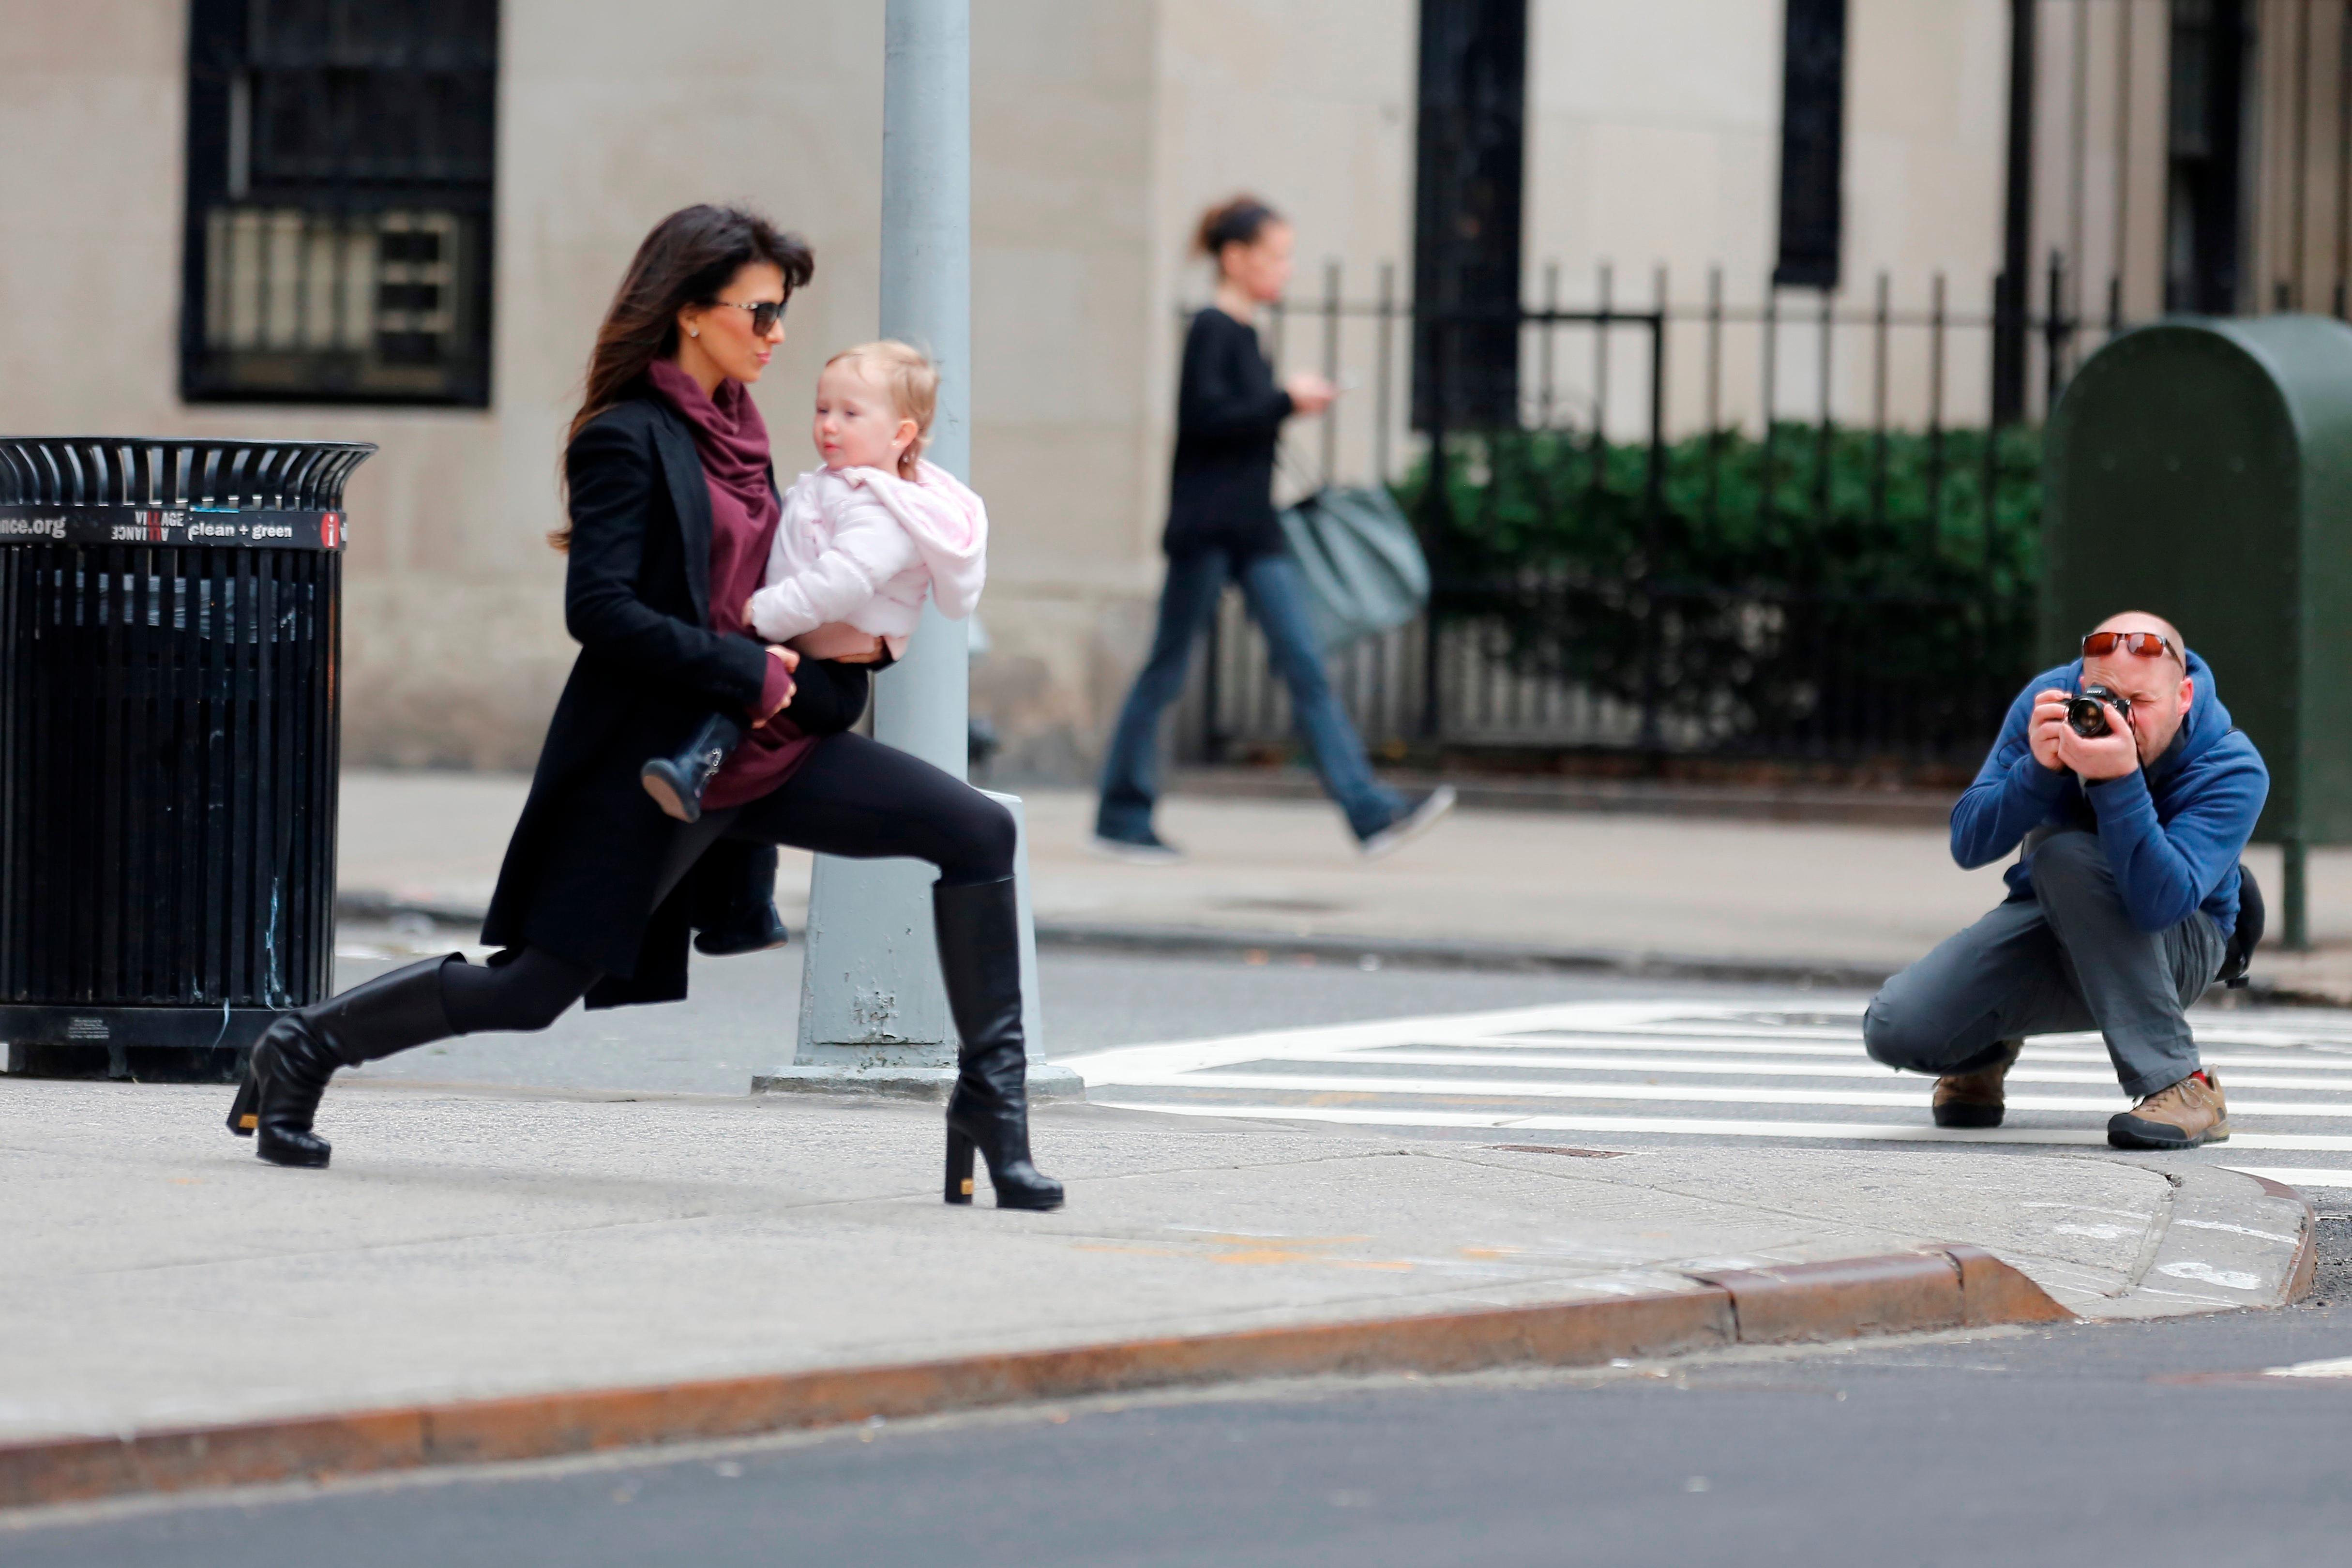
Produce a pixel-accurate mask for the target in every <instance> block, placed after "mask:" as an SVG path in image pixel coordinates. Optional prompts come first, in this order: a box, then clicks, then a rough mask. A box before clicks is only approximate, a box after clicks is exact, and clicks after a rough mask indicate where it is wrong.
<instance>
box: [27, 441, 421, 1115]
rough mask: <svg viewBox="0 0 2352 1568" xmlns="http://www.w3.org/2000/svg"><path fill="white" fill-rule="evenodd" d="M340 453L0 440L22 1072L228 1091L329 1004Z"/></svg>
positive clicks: (347, 462) (347, 450) (308, 445)
mask: <svg viewBox="0 0 2352 1568" xmlns="http://www.w3.org/2000/svg"><path fill="white" fill-rule="evenodd" d="M373 450H374V448H373V447H369V446H364V445H360V444H352V443H334V442H250V441H242V442H241V441H223V440H191V441H163V440H156V439H152V438H144V437H55V438H45V439H29V440H28V439H0V1039H5V1041H6V1043H7V1047H8V1051H7V1066H8V1069H9V1070H10V1071H16V1072H45V1073H84V1072H107V1073H111V1074H114V1075H117V1076H122V1075H126V1074H127V1075H131V1076H138V1077H142V1078H226V1077H228V1076H232V1075H233V1074H234V1073H236V1071H239V1070H241V1061H242V1054H243V1052H244V1051H245V1050H246V1049H247V1047H249V1046H250V1045H251V1043H252V1041H253V1039H254V1038H256V1037H257V1036H258V1035H259V1033H260V1031H261V1029H262V1028H264V1027H266V1026H267V1025H268V1020H269V1018H270V1017H272V1016H275V1015H276V1013H277V1012H278V1011H279V1010H281V1009H284V1008H288V1007H294V1006H300V1005H305V1004H307V1003H310V1002H312V1001H315V1000H317V999H319V998H320V996H323V995H325V994H327V993H328V991H329V989H330V988H331V984H332V979H333V974H332V969H333V946H334V924H333V922H334V845H335V816H336V809H335V803H336V782H337V770H338V761H339V752H340V744H339V741H340V737H339V733H338V728H339V722H340V701H339V692H338V690H337V687H336V681H337V678H338V669H339V662H340V660H339V651H340V646H339V645H340V630H341V618H340V605H341V564H342V557H341V550H342V545H343V542H344V539H345V538H346V536H347V527H346V522H345V520H344V519H343V517H342V516H341V505H342V490H343V485H344V483H345V481H346V480H347V479H349V477H350V475H351V473H352V470H353V469H354V468H357V466H358V465H359V463H360V462H361V461H362V460H363V459H364V458H366V457H367V456H368V455H369V454H370V453H371V452H373Z"/></svg>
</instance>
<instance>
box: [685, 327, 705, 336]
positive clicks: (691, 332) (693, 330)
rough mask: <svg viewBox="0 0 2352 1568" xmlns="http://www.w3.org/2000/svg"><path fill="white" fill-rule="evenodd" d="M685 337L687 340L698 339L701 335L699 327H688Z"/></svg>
mask: <svg viewBox="0 0 2352 1568" xmlns="http://www.w3.org/2000/svg"><path fill="white" fill-rule="evenodd" d="M686 335H687V336H688V337H689V338H698V337H700V336H701V335H702V329H701V328H700V327H688V328H687V329H686Z"/></svg>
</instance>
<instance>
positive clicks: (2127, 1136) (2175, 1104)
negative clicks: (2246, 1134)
mask: <svg viewBox="0 0 2352 1568" xmlns="http://www.w3.org/2000/svg"><path fill="white" fill-rule="evenodd" d="M2229 1136H2230V1107H2229V1103H2228V1102H2227V1101H2226V1100H2223V1099H2222V1098H2221V1080H2220V1079H2216V1078H2215V1077H2214V1076H2213V1075H2212V1074H2211V1073H2210V1072H2193V1073H2190V1074H2189V1076H2188V1077H2187V1078H2184V1079H2181V1080H2180V1081H2179V1083H2176V1084H2174V1085H2173V1086H2172V1087H2171V1088H2169V1089H2158V1090H2157V1091H2156V1092H2155V1093H2154V1094H2151V1095H2149V1096H2148V1097H2147V1099H2146V1100H2141V1101H2140V1102H2139V1103H2138V1104H2137V1105H2135V1106H2133V1107H2132V1108H2131V1109H2130V1110H2122V1111H2117V1112H2116V1117H2115V1120H2113V1121H2109V1122H2108V1123H2107V1142H2109V1143H2111V1144H2113V1145H2114V1146H2115V1147H2116V1148H2118V1149H2194V1148H2196V1147H2197V1145H2199V1144H2200V1143H2221V1142H2226V1141H2227V1140H2228V1139H2229Z"/></svg>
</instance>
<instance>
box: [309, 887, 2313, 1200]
mask: <svg viewBox="0 0 2352 1568" xmlns="http://www.w3.org/2000/svg"><path fill="white" fill-rule="evenodd" d="M458 940H459V939H457V938H456V937H454V936H449V935H443V936H438V937H436V936H435V935H432V934H429V933H425V932H419V931H391V930H388V929H379V930H373V931H352V930H347V931H345V932H344V933H343V936H342V944H343V945H342V949H341V952H342V953H343V957H342V960H341V963H339V965H338V974H337V982H338V984H339V985H350V984H355V983H357V982H358V981H361V980H363V979H366V978H368V977H369V976H371V975H373V974H375V973H381V972H382V971H383V970H385V969H387V968H390V967H392V966H393V965H394V964H395V963H402V962H406V961H408V960H409V958H410V957H412V956H413V955H414V954H415V953H416V952H446V951H447V950H448V949H449V948H450V947H451V946H453V945H456V943H457V941H458ZM800 951H801V950H800V948H799V946H798V945H797V944H795V945H793V946H791V947H788V948H784V949H782V950H780V951H778V952H769V953H758V954H752V955H750V956H746V957H740V958H730V959H705V958H700V957H697V958H696V959H695V960H694V961H693V971H692V995H691V996H690V997H689V999H688V1001H686V1002H684V1003H681V1004H678V1005H671V1006H661V1007H625V1008H617V1009H612V1010H608V1011H602V1012H594V1013H590V1012H586V1011H583V1010H581V1009H576V1008H575V1009H574V1010H573V1011H572V1012H571V1013H570V1014H568V1015H566V1016H564V1017H563V1018H562V1019H561V1020H559V1021H558V1022H557V1024H556V1025H555V1026H554V1027H553V1028H551V1029H549V1030H547V1031H546V1032H544V1033H543V1034H539V1035H485V1036H478V1037H467V1038H463V1039H456V1040H448V1041H445V1042H443V1043H441V1044H439V1045H436V1046H430V1047H425V1048H424V1049H421V1050H417V1051H414V1052H409V1053H406V1054H404V1055H401V1056H397V1057H394V1058H389V1059H387V1060H385V1061H383V1062H381V1063H375V1064H372V1065H371V1066H369V1067H368V1068H365V1069H363V1073H362V1075H361V1076H364V1077H366V1078H369V1079H396V1080H402V1081H407V1082H442V1083H476V1084H496V1085H502V1086H509V1087H528V1088H542V1089H562V1090H570V1091H580V1090H587V1091H608V1092H619V1093H634V1094H644V1093H678V1094H728V1095H734V1094H741V1093H743V1092H744V1090H745V1089H746V1088H747V1087H748V1086H749V1083H750V1079H751V1076H752V1075H753V1074H754V1073H758V1072H764V1071H767V1070H770V1069H771V1068H774V1067H777V1066H780V1065H782V1064H783V1063H785V1062H788V1061H789V1060H790V1059H791V1058H792V1040H793V1028H794V1026H795V1023H796V1020H797V1011H798V1005H799V998H800ZM1041 968H1042V972H1043V974H1042V984H1043V989H1044V993H1045V997H1044V1000H1045V1052H1044V1054H1045V1055H1046V1056H1049V1057H1052V1058H1068V1057H1072V1056H1077V1055H1082V1054H1086V1053H1090V1052H1100V1051H1103V1050H1106V1049H1110V1048H1114V1047H1121V1046H1129V1045H1136V1044H1142V1043H1149V1042H1162V1041H1178V1040H1194V1039H1200V1038H1203V1037H1225V1036H1252V1037H1256V1040H1257V1044H1256V1046H1255V1047H1254V1048H1252V1049H1249V1050H1246V1051H1242V1052H1234V1051H1224V1052H1221V1053H1218V1054H1216V1056H1215V1058H1214V1059H1213V1060H1212V1061H1209V1062H1207V1063H1205V1064H1204V1065H1203V1066H1202V1067H1200V1068H1191V1069H1187V1070H1182V1071H1175V1072H1171V1071H1168V1070H1165V1068H1164V1065H1161V1066H1156V1067H1155V1068H1154V1069H1153V1070H1151V1071H1149V1072H1146V1073H1142V1074H1139V1075H1136V1076H1133V1077H1131V1078H1130V1077H1128V1076H1124V1075H1123V1073H1122V1070H1121V1066H1120V1064H1119V1063H1118V1062H1117V1061H1116V1060H1107V1059H1104V1058H1096V1059H1095V1060H1094V1061H1090V1062H1087V1063H1085V1064H1083V1070H1084V1072H1085V1074H1086V1077H1087V1083H1088V1098H1089V1099H1090V1100H1094V1101H1096V1102H1097V1103H1101V1104H1109V1105H1123V1106H1128V1107H1131V1108H1134V1109H1139V1110H1153V1111H1159V1112H1163V1113H1171V1114H1191V1115H1213V1116H1244V1117H1255V1118H1269V1119H1280V1120H1294V1119H1295V1120H1297V1121H1301V1122H1304V1123H1306V1124H1309V1125H1328V1126H1345V1125H1349V1124H1350V1123H1357V1124H1377V1125H1379V1126H1381V1128H1382V1129H1383V1130H1384V1131H1389V1132H1391V1133H1396V1134H1399V1135H1403V1136H1412V1137H1424V1138H1437V1139H1445V1138H1470V1139H1491V1138H1492V1137H1493V1135H1494V1134H1495V1133H1496V1132H1497V1131H1508V1132H1510V1133H1511V1134H1513V1135H1514V1136H1517V1137H1521V1138H1523V1139H1525V1140H1527V1141H1531V1142H1564V1143H1570V1144H1575V1143H1584V1142H1591V1143H1601V1144H1605V1145H1608V1146H1612V1147H1633V1146H1638V1145H1641V1144H1644V1143H1655V1142H1684V1141H1687V1140H1688V1139H1692V1138H1706V1139H1718V1138H1729V1139H1737V1140H1743V1141H1756V1142H1761V1143H1763V1144H1765V1145H1766V1146H1781V1147H1786V1146H1790V1145H1791V1144H1805V1145H1811V1146H1814V1147H1847V1148H1870V1147H1877V1148H1889V1152H1895V1151H1896V1150H1899V1149H1900V1148H1901V1147H1903V1146H1905V1145H1908V1144H1912V1143H1915V1142H1922V1141H1927V1142H1993V1143H1995V1144H1996V1145H1997V1146H2000V1147H2005V1148H2011V1149H2015V1150H2018V1151H2020V1152H2049V1151H2050V1150H2052V1149H2053V1148H2057V1149H2063V1150H2065V1151H2067V1152H2080V1153H2085V1154H2098V1155H2103V1154H2105V1152H2106V1150H2105V1132H2104V1130H2105V1124H2106V1120H2107V1117H2108V1116H2109V1115H2110V1114H2112V1113H2113V1112H2114V1111H2116V1110H2121V1109H2123V1108H2124V1106H2125V1105H2126V1103H2127V1102H2126V1100H2124V1099H2123V1098H2122V1096H2121V1094H2120V1092H2119V1091H2118V1090H2117V1089H2116V1082H2115V1077H2114V1072H2113V1069H2112V1068H2110V1066H2109V1065H2108V1063H2107V1060H2106V1056H2105V1049H2104V1047H2101V1045H2100V1044H2099V1041H2098V1039H2097V1037H2095V1036H2089V1035H2085V1036H2082V1037H2042V1038H2038V1039H2036V1040H2035V1041H2034V1042H2033V1043H2032V1045H2031V1046H2030V1047H2028V1049H2027V1052H2026V1056H2025V1058H2024V1059H2023V1060H2022V1061H2021V1063H2020V1064H2019V1066H2018V1068H2017V1069H2016V1070H2015V1072H2014V1073H2012V1075H2011V1082H2010V1095H2011V1112H2010V1115H2009V1118H2008V1120H2007V1122H2006V1124H2005V1125H2004V1126H2003V1127H2002V1128H2001V1129H2000V1131H1997V1132H1993V1133H1972V1132H1963V1133H1950V1134H1947V1133H1943V1132H1941V1131H1939V1130H1937V1129H1935V1128H1933V1127H1932V1126H1929V1125H1927V1097H1928V1093H1929V1090H1930V1087H1931V1086H1930V1084H1929V1083H1928V1081H1927V1079H1924V1078H1920V1077H1917V1076H1916V1075H1909V1076H1899V1075H1896V1074H1893V1073H1890V1072H1888V1071H1887V1070H1886V1069H1885V1068H1881V1067H1879V1066H1878V1065H1877V1064H1875V1063H1874V1062H1872V1061H1870V1060H1869V1059H1868V1058H1866V1057H1865V1056H1864V1053H1863V1050H1862V1043H1861V1034H1860V1023H1861V1015H1862V1009H1863V1006H1864V1003H1866V1002H1867V1000H1868V998H1867V997H1866V996H1865V995H1863V994H1858V993H1843V992H1835V991H1827V990H1813V989H1809V988H1801V987H1798V986H1792V985H1778V986H1759V985H1730V984H1707V983H1703V982H1661V981H1658V980H1654V979H1634V978H1628V977H1624V976H1617V975H1608V974H1571V973H1527V972H1500V973H1498V972H1491V971H1475V970H1460V969H1433V968H1418V967H1412V966H1405V965H1397V964H1390V965H1388V966H1386V967H1379V968H1371V969H1366V968H1362V967H1360V966H1359V965H1357V964H1354V963H1333V962H1330V961H1328V960H1327V961H1324V962H1321V963H1304V962H1300V961H1297V960H1295V959H1293V960H1282V959H1276V960H1273V961H1270V962H1269V961H1265V960H1263V959H1261V960H1260V961H1258V962H1252V961H1251V958H1250V957H1249V956H1246V955H1239V954H1236V955H1233V956H1223V957H1219V956H1154V955H1146V954H1131V953H1108V952H1085V951H1072V950H1068V949H1053V948H1049V949H1047V950H1046V951H1045V952H1044V953H1043V954H1042V955H1041ZM1629 1007H1631V1008H1635V1009H1645V1011H1642V1012H1640V1013H1638V1014H1637V1013H1633V1012H1628V1011H1627V1009H1628V1008H1629ZM1507 1008H1509V1009H1519V1008H1544V1009H1549V1011H1548V1012H1547V1013H1546V1014H1545V1015H1543V1016H1542V1017H1540V1018H1539V1019H1535V1018H1529V1019H1522V1020H1520V1021H1518V1022H1516V1023H1511V1024H1505V1025H1495V1026H1479V1027H1474V1028H1469V1029H1466V1030H1465V1029H1464V1028H1461V1027H1457V1026H1451V1025H1443V1024H1442V1025H1439V1026H1436V1027H1434V1028H1433V1029H1432V1030H1430V1031H1428V1032H1426V1033H1424V1034H1422V1035H1419V1036H1415V1037H1411V1038H1402V1039H1401V1038H1395V1037H1391V1036H1388V1035H1383V1034H1381V1033H1380V1032H1379V1031H1377V1030H1374V1031H1368V1032H1367V1034H1366V1036H1365V1037H1364V1039H1363V1040H1362V1041H1361V1042H1359V1043H1349V1042H1345V1041H1339V1042H1335V1041H1334V1040H1333V1039H1332V1038H1331V1037H1330V1036H1329V1033H1328V1031H1329V1028H1330V1026H1333V1025H1347V1024H1368V1025H1370V1024H1377V1023H1380V1022H1381V1021H1384V1020H1393V1019H1399V1018H1416V1017H1418V1018H1436V1019H1446V1018H1450V1017H1453V1016H1459V1015H1465V1014H1472V1013H1478V1012H1482V1011H1488V1010H1495V1009H1507ZM2195 1017H2196V1019H2197V1026H2198V1032H2199V1037H2200V1041H2201V1042H2202V1043H2203V1045H2204V1048H2205V1054H2206V1057H2207V1059H2208V1061H2209V1063H2210V1064H2211V1065H2212V1066H2213V1067H2214V1069H2215V1070H2216V1071H2217V1072H2218V1073H2219V1074H2220V1076H2221V1081H2222V1083H2223V1086H2224V1088H2225V1089H2228V1090H2229V1093H2230V1099H2231V1110H2232V1114H2231V1121H2232V1123H2233V1125H2234V1127H2235V1128H2236V1131H2237V1135H2236V1136H2235V1137H2233V1138H2232V1139H2231V1141H2230V1142H2227V1143H2222V1144H2217V1145H2213V1146H2211V1147H2209V1148H2206V1149H2201V1150H2198V1151H2195V1152H2190V1153H2187V1154H2180V1155H2168V1156H2165V1158H2167V1159H2171V1160H2195V1161H2207V1162H2211V1163H2220V1164H2226V1165H2231V1166H2233V1167H2237V1168H2242V1169H2250V1170H2252V1171H2255V1172H2256V1173H2260V1174H2263V1175H2268V1176H2272V1177H2273V1178H2275V1179H2277V1180H2282V1181H2287V1182H2296V1181H2299V1180H2301V1181H2313V1182H2333V1183H2335V1184H2336V1186H2335V1187H2334V1188H2333V1189H2330V1190H2333V1191H2336V1192H2337V1193H2339V1194H2341V1193H2352V1013H2347V1012H2343V1011H2339V1010H2332V1009H2310V1008H2263V1007H2242V1006H2200V1008H2199V1009H2198V1010H2197V1013H2196V1015H2195ZM1308 1029H1312V1030H1316V1031H1318V1035H1316V1036H1314V1037H1301V1036H1297V1035H1296V1034H1294V1033H1293V1032H1294V1031H1298V1030H1308ZM1890 1145H1893V1146H1894V1147H1893V1148H1890ZM2313 1190H2315V1191H2318V1190H2320V1189H2319V1188H2317V1187H2315V1188H2314V1189H2313Z"/></svg>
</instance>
